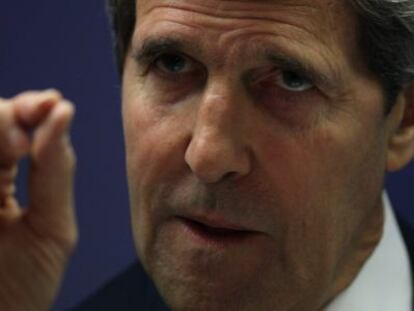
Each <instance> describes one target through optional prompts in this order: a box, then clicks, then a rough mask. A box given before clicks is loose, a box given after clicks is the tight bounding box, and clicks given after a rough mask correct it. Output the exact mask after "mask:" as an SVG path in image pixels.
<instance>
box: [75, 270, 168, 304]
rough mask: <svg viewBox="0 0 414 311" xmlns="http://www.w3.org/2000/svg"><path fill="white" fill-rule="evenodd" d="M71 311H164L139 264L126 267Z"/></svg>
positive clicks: (158, 297)
mask: <svg viewBox="0 0 414 311" xmlns="http://www.w3.org/2000/svg"><path fill="white" fill-rule="evenodd" d="M70 310H71V311H98V310H99V311H106V310H140V311H147V310H148V311H166V310H168V309H167V308H166V307H165V305H164V303H163V302H162V300H161V298H160V296H159V295H158V293H157V290H156V289H155V287H154V285H153V284H152V282H151V280H150V279H149V277H148V276H147V274H146V273H145V271H144V269H143V268H142V266H141V264H140V263H139V262H136V263H134V264H133V265H131V266H130V267H128V268H127V269H126V270H125V271H123V272H122V273H121V274H119V275H118V276H116V277H115V278H114V279H112V280H110V281H109V282H108V283H107V284H105V285H104V286H103V287H102V288H100V289H99V290H98V291H97V292H96V293H94V294H93V295H92V296H90V297H89V298H88V299H87V300H86V301H84V302H83V303H81V304H80V305H79V306H77V307H75V308H73V309H70Z"/></svg>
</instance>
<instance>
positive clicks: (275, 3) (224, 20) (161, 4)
mask: <svg viewBox="0 0 414 311" xmlns="http://www.w3.org/2000/svg"><path fill="white" fill-rule="evenodd" d="M137 17H138V18H137V27H136V29H135V35H134V37H135V40H134V41H135V42H138V41H142V40H141V39H145V37H148V36H164V37H170V36H174V37H180V40H181V39H183V38H184V39H185V40H188V41H191V42H193V44H194V45H197V46H198V47H200V49H201V50H205V51H206V50H210V51H212V49H210V48H212V47H214V50H215V54H216V55H210V56H211V57H215V59H219V58H221V57H222V56H223V55H227V59H230V58H233V59H234V57H233V56H234V55H235V54H237V55H239V54H240V53H244V51H246V55H251V54H252V53H248V52H247V51H248V50H253V49H254V48H255V47H256V46H258V45H261V44H265V45H266V44H268V43H269V42H271V43H272V44H275V45H278V48H280V50H282V52H283V53H290V54H295V55H296V56H300V55H301V54H302V56H303V57H302V58H308V59H310V58H315V62H316V61H317V60H319V63H322V62H324V63H325V64H326V65H327V66H329V64H328V63H332V62H335V61H336V62H337V67H339V66H340V64H339V63H340V62H341V61H340V60H341V59H342V60H345V59H348V61H350V62H355V66H360V65H361V63H359V61H357V60H361V57H360V51H359V50H358V47H357V40H356V25H357V21H356V15H355V13H354V11H353V9H352V8H351V6H350V5H349V2H348V1H342V0H237V1H236V0H140V1H138V2H137ZM305 54H306V55H305ZM335 59H336V60H335ZM357 62H358V63H357ZM342 65H344V64H342ZM353 65H354V64H347V65H346V66H347V67H350V66H351V67H352V66H353Z"/></svg>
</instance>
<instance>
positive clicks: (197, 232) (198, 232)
mask: <svg viewBox="0 0 414 311" xmlns="http://www.w3.org/2000/svg"><path fill="white" fill-rule="evenodd" d="M179 220H180V223H181V224H182V225H183V226H184V230H185V233H186V234H187V235H188V236H189V237H190V238H191V239H192V241H193V242H195V243H197V244H201V245H203V246H210V247H216V248H229V247H232V246H235V245H240V244H244V243H246V242H248V241H249V240H250V239H251V238H252V237H254V236H255V233H254V232H252V231H237V230H214V229H212V228H208V227H207V226H204V225H202V224H200V223H197V222H195V221H192V220H189V219H185V218H179Z"/></svg>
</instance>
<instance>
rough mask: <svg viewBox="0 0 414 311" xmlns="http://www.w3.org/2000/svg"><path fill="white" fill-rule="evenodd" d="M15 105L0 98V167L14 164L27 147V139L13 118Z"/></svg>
mask: <svg viewBox="0 0 414 311" xmlns="http://www.w3.org/2000/svg"><path fill="white" fill-rule="evenodd" d="M14 109H15V107H14V106H13V105H12V103H11V102H10V101H5V100H0V168H1V169H7V168H9V167H12V166H14V165H15V163H16V162H17V161H18V159H19V158H20V157H21V156H23V155H24V154H25V153H26V152H28V149H29V139H28V137H27V135H26V134H25V132H24V131H23V129H22V128H21V127H20V126H19V124H18V123H17V122H16V119H15V111H14Z"/></svg>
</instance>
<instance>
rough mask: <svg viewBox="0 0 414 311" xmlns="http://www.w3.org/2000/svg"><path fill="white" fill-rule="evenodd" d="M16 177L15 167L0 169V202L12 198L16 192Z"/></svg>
mask: <svg viewBox="0 0 414 311" xmlns="http://www.w3.org/2000/svg"><path fill="white" fill-rule="evenodd" d="M16 175H17V165H15V166H13V167H11V168H0V201H3V200H4V199H5V198H7V197H13V196H14V193H15V191H16V186H15V184H14V181H15V179H16Z"/></svg>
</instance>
